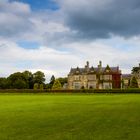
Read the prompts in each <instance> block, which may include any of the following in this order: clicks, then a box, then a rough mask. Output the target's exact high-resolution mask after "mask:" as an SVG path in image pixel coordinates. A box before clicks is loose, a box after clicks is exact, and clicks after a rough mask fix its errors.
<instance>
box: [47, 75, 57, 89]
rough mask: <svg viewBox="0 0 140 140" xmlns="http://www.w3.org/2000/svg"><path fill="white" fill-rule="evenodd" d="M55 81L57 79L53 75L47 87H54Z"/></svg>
mask: <svg viewBox="0 0 140 140" xmlns="http://www.w3.org/2000/svg"><path fill="white" fill-rule="evenodd" d="M54 81H55V77H54V75H52V77H51V79H50V82H49V83H48V84H47V85H46V88H47V89H52V86H53V84H54Z"/></svg>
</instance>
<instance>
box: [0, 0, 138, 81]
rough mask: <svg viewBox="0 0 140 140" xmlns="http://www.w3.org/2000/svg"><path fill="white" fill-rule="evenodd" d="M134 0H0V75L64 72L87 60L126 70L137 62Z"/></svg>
mask: <svg viewBox="0 0 140 140" xmlns="http://www.w3.org/2000/svg"><path fill="white" fill-rule="evenodd" d="M139 17H140V1H138V0H123V1H122V0H0V77H3V76H8V75H9V74H11V73H13V72H17V71H24V70H30V71H32V72H35V71H37V70H41V71H43V72H44V73H45V74H46V78H47V80H49V78H50V76H51V75H52V74H54V75H55V76H56V77H59V76H67V74H68V72H69V70H70V68H71V67H76V66H79V67H82V66H84V65H85V62H86V61H87V60H88V61H89V62H90V64H91V65H93V66H96V65H97V64H98V61H99V60H101V61H102V62H103V66H106V65H107V64H109V65H110V66H118V65H119V67H120V69H121V70H122V73H130V72H131V69H132V67H133V66H137V65H138V64H139V62H140V18H139Z"/></svg>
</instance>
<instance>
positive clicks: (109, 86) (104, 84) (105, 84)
mask: <svg viewBox="0 0 140 140" xmlns="http://www.w3.org/2000/svg"><path fill="white" fill-rule="evenodd" d="M103 88H104V89H112V83H103Z"/></svg>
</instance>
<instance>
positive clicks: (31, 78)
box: [22, 70, 34, 89]
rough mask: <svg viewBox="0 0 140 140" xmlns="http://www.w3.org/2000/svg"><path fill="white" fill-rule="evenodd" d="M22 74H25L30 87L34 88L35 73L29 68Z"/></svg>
mask: <svg viewBox="0 0 140 140" xmlns="http://www.w3.org/2000/svg"><path fill="white" fill-rule="evenodd" d="M22 74H23V77H24V79H25V81H26V83H27V84H28V88H29V89H33V86H34V82H33V74H32V73H31V72H30V71H27V70H26V71H24V72H23V73H22Z"/></svg>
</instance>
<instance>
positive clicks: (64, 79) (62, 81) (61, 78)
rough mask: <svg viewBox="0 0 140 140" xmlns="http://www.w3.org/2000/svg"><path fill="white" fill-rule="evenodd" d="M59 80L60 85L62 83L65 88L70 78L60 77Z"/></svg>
mask: <svg viewBox="0 0 140 140" xmlns="http://www.w3.org/2000/svg"><path fill="white" fill-rule="evenodd" d="M58 80H59V81H60V83H61V85H62V87H63V85H64V84H66V83H67V81H68V78H67V77H64V78H63V77H60V78H58Z"/></svg>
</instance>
